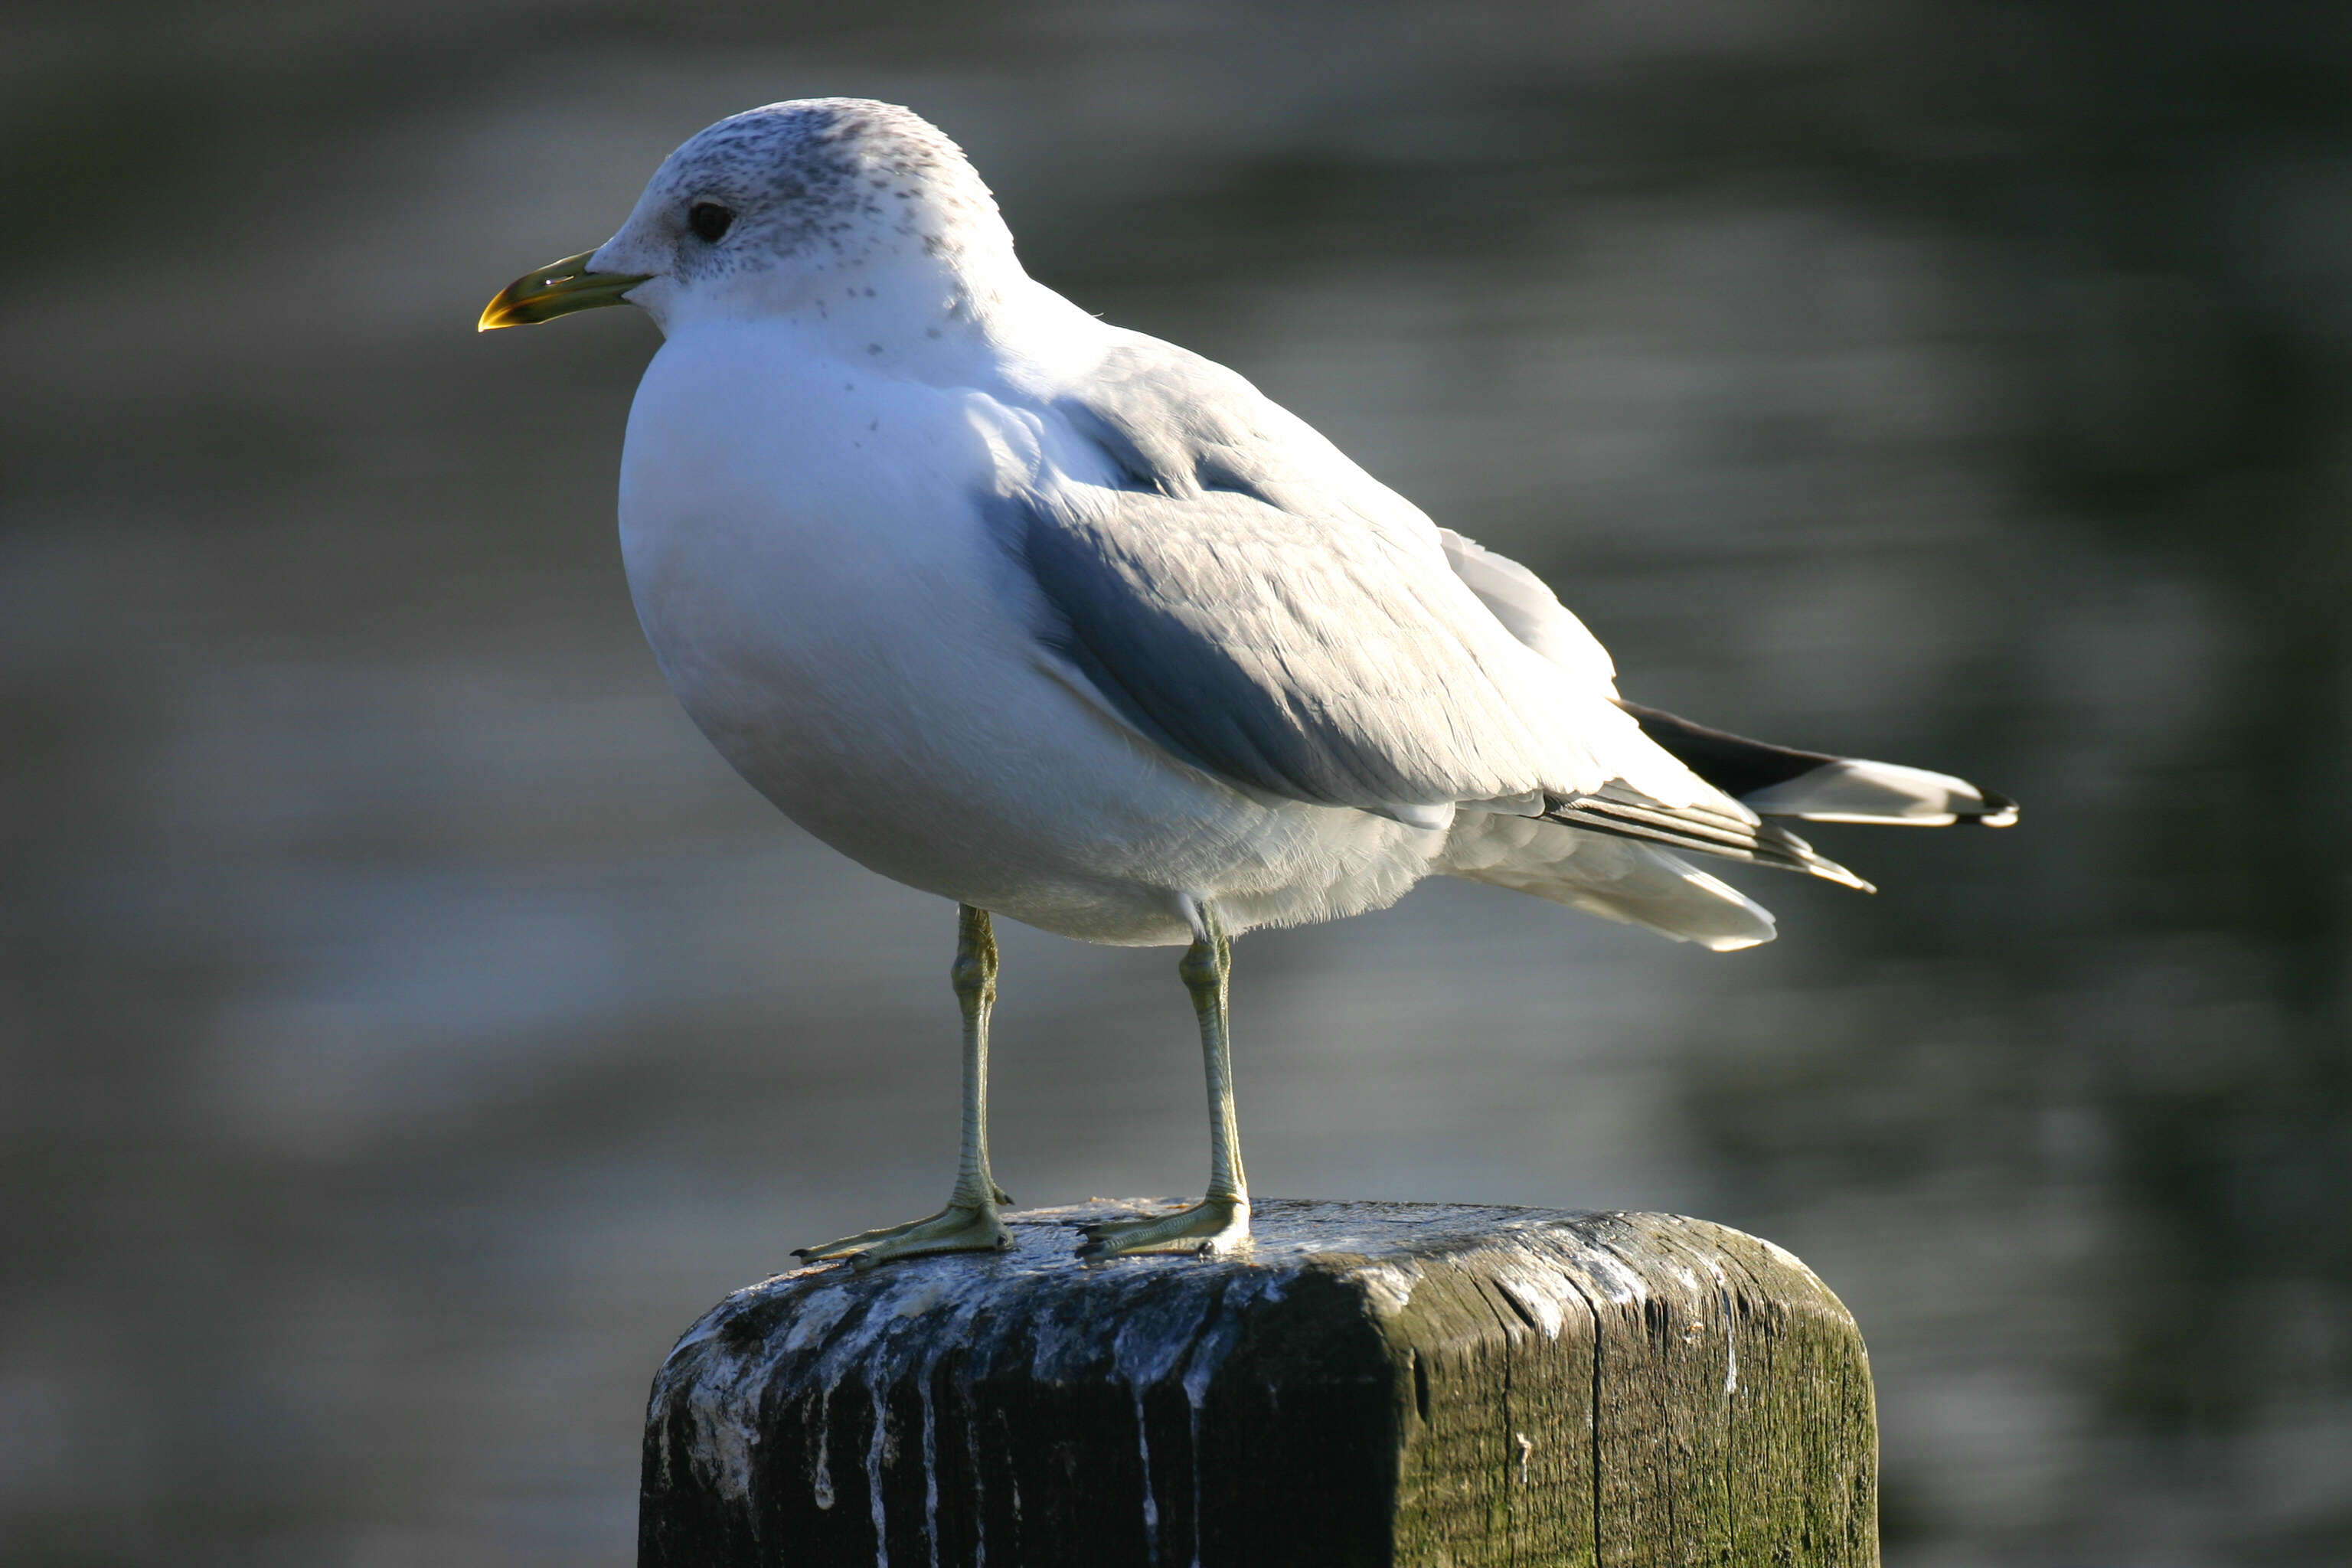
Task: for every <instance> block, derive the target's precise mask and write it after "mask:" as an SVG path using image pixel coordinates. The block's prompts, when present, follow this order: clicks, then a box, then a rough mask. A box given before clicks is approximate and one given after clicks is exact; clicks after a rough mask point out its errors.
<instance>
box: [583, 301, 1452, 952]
mask: <svg viewBox="0 0 2352 1568" xmlns="http://www.w3.org/2000/svg"><path fill="white" fill-rule="evenodd" d="M811 347H812V345H810V344H808V343H806V342H793V340H792V336H791V333H790V331H789V329H786V328H783V327H781V326H779V327H773V328H771V327H766V326H743V325H740V324H737V325H732V326H729V327H727V328H724V329H719V328H711V329H700V330H688V331H682V332H680V333H679V334H677V336H676V337H674V338H673V339H671V340H670V341H669V342H667V344H665V346H664V347H663V349H662V351H661V352H660V353H659V354H657V355H656V357H655V360H654V362H653V363H652V364H651V365H650V366H649V367H648V368H647V371H646V378H645V381H644V383H643V384H642V385H641V386H640V387H639V389H638V393H637V398H636V402H635V406H634V407H633V408H632V410H631V413H630V418H629V431H628V441H627V447H626V449H625V455H624V457H623V460H622V477H621V542H622V552H623V558H624V561H625V564H626V567H627V570H628V576H629V585H630V590H631V593H632V595H634V597H635V601H636V606H637V614H638V616H639V618H640V620H641V621H642V622H643V624H644V626H645V630H646V637H647V639H648V640H649V641H650V642H651V643H652V645H653V647H654V652H655V656H656V658H657V659H658V660H659V662H660V664H661V668H662V671H663V674H664V675H665V676H667V679H668V680H669V682H670V685H671V687H672V689H674V690H676V692H677V696H678V698H679V700H681V701H682V702H683V703H684V704H685V706H686V709H687V710H688V713H689V714H691V715H692V717H693V718H694V721H695V722H696V723H697V724H698V726H700V728H701V729H702V731H703V732H704V733H705V734H706V735H708V736H709V739H710V740H711V742H712V743H713V744H714V745H716V746H717V747H718V748H719V752H721V753H722V754H723V755H725V756H726V758H727V759H728V761H729V762H730V763H732V764H733V765H734V766H735V767H736V769H737V770H738V771H739V772H740V773H742V774H743V775H744V776H745V777H746V778H747V779H749V780H750V781H751V784H753V785H755V786H756V787H757V788H758V789H760V791H761V793H762V794H764V795H767V796H768V797H769V799H771V800H772V801H773V802H774V803H775V804H776V805H778V806H779V807H780V808H781V809H782V810H783V811H784V812H785V814H786V815H788V816H791V817H792V818H793V820H794V821H796V822H798V823H799V824H801V825H802V826H803V827H805V828H807V829H808V830H809V831H811V832H812V833H814V834H815V835H816V836H817V837H820V838H823V839H824V840H825V841H826V842H828V843H830V844H832V845H833V846H834V847H836V848H838V849H840V850H842V851H843V852H844V853H845V854H847V855H849V856H851V857H852V858H855V859H857V860H858V861H860V862H861V863H863V864H865V865H866V866H868V867H870V868H873V869H875V870H877V871H879V872H881V873H883V874H884V875H886V876H889V877H892V878H894V879H898V880H899V881H903V882H906V883H908V884H910V885H912V886H915V887H919V888H922V889H927V890H929V891H932V892H935V893H939V894H940V895H942V896H945V897H949V898H953V899H959V900H966V901H970V902H973V903H977V904H981V905H982V906H984V907H987V908H990V909H992V910H997V911H998V912H1000V913H1003V914H1007V915H1010V916H1012V917H1013V918H1015V919H1019V920H1024V921H1029V922H1030V923H1032V924H1036V925H1040V926H1043V927H1045V928H1046V929H1048V930H1054V931H1062V932H1064V933H1065V934H1068V935H1073V936H1079V937H1084V938H1087V939H1089V940H1093V941H1098V942H1100V941H1108V942H1182V941H1185V940H1187V939H1188V936H1189V932H1188V931H1187V928H1186V927H1185V925H1184V923H1183V921H1182V919H1181V903H1180V901H1179V898H1178V895H1179V894H1184V893H1189V894H1192V895H1196V896H1207V897H1213V898H1216V899H1218V900H1220V902H1221V904H1222V905H1223V908H1224V909H1225V910H1227V913H1228V917H1229V920H1231V921H1232V922H1233V923H1234V924H1235V925H1236V927H1241V926H1246V925H1249V924H1255V923H1265V922H1268V921H1295V920H1303V919H1319V918H1328V917H1330V916H1332V915H1336V914H1340V913H1347V912H1352V911H1353V910H1357V909H1363V908H1370V907H1374V906H1375V905H1377V904H1381V903H1386V902H1388V901H1391V900H1393V899H1395V898H1397V897H1399V896H1401V895H1402V892H1403V891H1404V889H1406V888H1408V887H1410V886H1411V885H1412V882H1413V881H1414V880H1415V879H1418V877H1419V876H1420V875H1422V874H1423V872H1424V871H1425V869H1426V868H1427V862H1428V859H1429V856H1430V854H1431V853H1432V851H1433V847H1434V846H1435V845H1436V844H1437V843H1439V842H1442V837H1443V836H1442V835H1435V834H1431V833H1428V832H1426V831H1424V830H1419V829H1414V828H1411V827H1407V826H1403V825H1401V824H1397V823H1391V822H1386V821H1383V820H1381V819H1379V818H1375V817H1371V816H1366V815H1365V814H1363V813H1360V812H1353V811H1333V810H1328V809H1325V808H1320V807H1313V806H1305V805H1286V804H1280V803H1268V802H1254V801H1249V800H1244V798H1243V797H1242V796H1240V795H1236V794H1234V792H1233V791H1231V790H1229V789H1227V788H1225V787H1224V786H1223V785H1222V784H1218V783H1216V782H1215V781H1213V780H1211V779H1208V778H1206V777H1205V776H1204V775H1202V774H1200V773H1196V772H1194V771H1193V770H1192V769H1190V768H1187V767H1184V766H1182V765H1181V764H1179V763H1174V762H1172V761H1171V759H1169V758H1168V757H1167V756H1166V755H1165V754H1164V753H1162V752H1160V751H1159V750H1158V749H1157V748H1156V747H1154V746H1152V745H1151V744H1150V743H1149V742H1145V741H1143V740H1142V739H1140V738H1139V737H1138V736H1137V735H1135V734H1134V733H1133V732H1132V731H1130V730H1129V729H1128V728H1126V727H1125V726H1124V725H1123V724H1122V723H1120V722H1119V721H1117V720H1116V719H1114V718H1113V717H1111V716H1110V715H1109V714H1108V712H1107V711H1106V710H1104V709H1103V707H1102V706H1101V705H1100V703H1099V701H1098V700H1090V699H1089V698H1088V697H1087V696H1086V695H1085V694H1084V692H1083V688H1082V687H1078V686H1074V684H1073V683H1072V682H1071V681H1070V680H1069V679H1066V676H1064V675H1062V674H1060V673H1058V672H1056V671H1055V669H1054V668H1052V664H1051V660H1050V657H1049V656H1046V655H1045V653H1044V651H1043V649H1042V647H1041V646H1040V644H1039V643H1038V641H1037V638H1036V636H1035V631H1036V628H1037V627H1038V626H1039V625H1040V624H1041V619H1040V617H1041V616H1043V615H1044V606H1043V605H1042V603H1041V602H1040V601H1039V599H1038V596H1037V594H1036V590H1035V588H1034V584H1032V583H1031V582H1030V580H1029V579H1028V577H1027V574H1026V573H1025V571H1024V570H1023V569H1022V568H1021V567H1020V565H1019V564H1018V563H1016V562H1015V561H1014V560H1013V558H1012V557H1011V556H1010V555H1009V554H1008V553H1007V552H1006V551H1005V549H1004V548H1003V544H1002V543H1001V542H1000V541H999V539H998V538H997V537H996V534H995V532H994V531H993V530H992V528H991V526H990V524H989V522H988V520H987V518H986V515H985V514H984V512H983V510H982V507H981V506H980V505H979V504H978V503H979V498H980V497H981V496H982V494H984V493H985V492H986V489H987V488H988V486H989V485H990V484H991V483H992V481H993V479H994V478H995V476H997V475H998V474H1000V473H1001V472H1003V470H1004V469H1005V468H1006V467H1007V466H1008V465H1009V466H1012V467H1013V468H1023V467H1025V466H1026V465H1029V464H1032V463H1034V460H1035V456H1034V431H1035V430H1036V428H1037V416H1035V415H1034V413H1032V412H1028V411H1024V410H1023V409H1022V408H1020V407H1019V406H1018V400H1017V399H1013V398H1011V397H1009V395H1008V396H1005V397H999V396H995V395H990V394H985V393H980V392H975V391H972V390H970V389H967V388H941V387H937V386H931V385H927V384H922V383H920V382H917V381H912V380H908V379H904V378H901V377H897V376H891V375H886V374H877V372H876V371H874V370H873V369H871V368H868V367H864V366H859V365H856V364H845V363H843V362H842V361H841V360H840V359H838V358H837V357H834V356H832V355H828V354H823V353H809V352H807V351H808V350H809V349H810V348H811Z"/></svg>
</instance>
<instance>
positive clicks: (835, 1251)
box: [793, 904, 1013, 1268]
mask: <svg viewBox="0 0 2352 1568" xmlns="http://www.w3.org/2000/svg"><path fill="white" fill-rule="evenodd" d="M949 973H950V976H951V977H952V978H953V979H954V981H955V993H956V1001H957V1002H958V1003H960V1004H961V1005H962V1008H963V1146H962V1152H961V1157H960V1159H959V1161H958V1163H957V1165H956V1183H955V1190H954V1191H952V1192H950V1194H948V1206H947V1207H945V1208H943V1209H941V1210H940V1212H939V1213H937V1214H935V1215H932V1216H931V1217H930V1218H929V1219H919V1220H915V1221H912V1222H910V1223H909V1224H907V1225H893V1226H884V1227H883V1228H882V1229H880V1230H869V1231H864V1232H861V1233H859V1234H858V1235H856V1236H845V1237H842V1238H841V1239H840V1240H839V1241H828V1242H826V1243H825V1244H824V1246H822V1247H801V1248H799V1249H798V1250H796V1251H795V1252H794V1253H793V1256H794V1257H796V1258H806V1259H808V1260H809V1261H810V1262H812V1263H816V1262H822V1261H824V1260H825V1259H828V1258H851V1259H853V1260H854V1261H855V1262H856V1266H857V1267H858V1268H872V1267H873V1266H874V1265H875V1264H877V1263H885V1262H887V1261H889V1260H890V1259H891V1258H920V1257H924V1256H926V1255H928V1254H929V1253H934V1252H1002V1251H1003V1250H1004V1249H1005V1248H1006V1247H1011V1246H1012V1245H1013V1233H1012V1232H1011V1231H1009V1230H1007V1229H1005V1228H1004V1221H1003V1219H1002V1218H1000V1217H999V1216H998V1215H997V1212H996V1205H999V1204H1009V1203H1011V1202H1012V1201H1013V1199H1012V1198H1011V1197H1010V1196H1009V1195H1008V1194H1006V1193H1005V1191H1004V1189H1003V1188H1002V1187H1000V1186H998V1185H997V1184H996V1178H995V1176H994V1175H993V1174H992V1173H991V1172H990V1171H989V1168H988V1015H989V1011H990V1009H991V1008H992V1007H994V1006H995V1005H996V933H995V931H994V930H993V929H992V926H991V924H990V922H989V918H988V911H987V910H978V909H974V908H972V907H971V905H970V904H962V905H959V906H958V907H957V910H956V956H955V965H954V967H953V968H952V969H950V971H949Z"/></svg>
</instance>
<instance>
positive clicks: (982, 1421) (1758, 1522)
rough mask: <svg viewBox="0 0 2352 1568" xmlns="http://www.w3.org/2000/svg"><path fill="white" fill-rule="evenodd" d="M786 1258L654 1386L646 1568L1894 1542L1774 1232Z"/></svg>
mask: <svg viewBox="0 0 2352 1568" xmlns="http://www.w3.org/2000/svg"><path fill="white" fill-rule="evenodd" d="M1138 1206H1139V1205H1131V1204H1108V1203H1099V1202H1098V1203H1093V1204H1087V1205H1076V1206H1074V1207H1070V1208H1063V1209H1036V1210H1030V1211H1026V1212H1024V1213H1019V1214H1013V1215H1007V1216H1006V1217H1007V1220H1008V1223H1009V1224H1010V1225H1011V1226H1012V1229H1013V1236H1014V1238H1015V1246H1014V1247H1013V1250H1012V1251H1010V1252H1007V1253H1003V1254H999V1255H967V1256H961V1257H946V1258H926V1259H919V1260H913V1261H908V1262H903V1263H894V1264H889V1265H887V1266H885V1267H884V1268H879V1269H877V1270H875V1271H873V1272H872V1273H868V1274H863V1275H861V1274H857V1273H855V1272H854V1271H852V1270H851V1269H849V1268H846V1267H844V1266H838V1265H836V1266H833V1267H818V1268H802V1269H796V1270H794V1271H793V1272H791V1273H788V1274H782V1275H778V1276H777V1277H775V1278H774V1279H768V1280H765V1281H763V1282H761V1283H760V1284H758V1285H754V1286H751V1287H750V1288H749V1289H743V1290H740V1291H738V1292H736V1293H735V1294H734V1295H732V1296H730V1297H729V1298H728V1299H727V1300H725V1301H722V1302H721V1303H719V1306H717V1307H716V1308H714V1309H712V1310H711V1311H710V1312H709V1313H708V1314H706V1315H705V1316H704V1317H703V1319H702V1320H701V1321H699V1322H698V1323H697V1324H695V1325H694V1327H693V1328H691V1329H689V1330H688V1331H687V1333H686V1335H685V1337H683V1338H682V1339H680V1340H679V1342H678V1343H677V1348H676V1349H675V1350H673V1351H672V1352H671V1353H670V1356H669V1359H668V1360H667V1362H666V1363H664V1365H663V1367H662V1369H661V1372H660V1373H659V1374H658V1376H657V1377H656V1380H655V1384H654V1393H653V1400H652V1404H651V1407H650V1409H649V1411H648V1414H647V1422H646V1451H645V1481H644V1492H643V1501H642V1510H641V1514H640V1522H639V1557H638V1561H639V1563H640V1564H641V1568H739V1565H740V1568H753V1565H755V1564H756V1565H760V1568H769V1565H779V1568H781V1565H785V1564H803V1563H806V1564H825V1565H827V1568H832V1565H835V1564H852V1563H877V1564H887V1563H900V1564H924V1565H926V1568H928V1565H929V1564H933V1563H938V1564H943V1565H961V1564H973V1565H980V1564H985V1563H994V1564H997V1565H998V1568H1059V1565H1063V1564H1067V1565H1070V1568H1124V1565H1127V1564H1138V1565H1140V1564H1147V1563H1148V1564H1172V1565H1175V1568H1186V1565H1197V1568H1244V1565H1256V1564H1265V1565H1269V1568H1272V1565H1277V1564H1278V1565H1281V1568H1309V1565H1311V1568H1323V1565H1327V1564H1328V1565H1332V1568H1341V1565H1352V1564H1359V1563H1361V1564H1395V1565H1399V1568H1407V1565H1410V1568H1421V1565H1424V1564H1426V1565H1430V1568H1436V1565H1439V1564H1444V1565H1446V1568H1486V1565H1489V1564H1493V1565H1502V1564H1515V1565H1519V1568H1534V1565H1549V1564H1556V1563H1557V1564H1584V1563H1590V1564H1593V1565H1594V1568H1601V1565H1612V1568H1614V1565H1619V1564H1628V1565H1630V1564H1643V1565H1647V1564H1682V1563H1720V1564H1748V1563H1757V1564H1774V1565H1779V1564H1790V1565H1810V1564H1823V1565H1832V1564H1833V1565H1836V1568H1871V1565H1874V1564H1875V1563H1877V1561H1878V1547H1877V1499H1876V1486H1877V1437H1876V1428H1875V1424H1874V1414H1873V1406H1872V1399H1871V1385H1870V1365H1869V1359H1868V1355H1867V1353H1866V1352H1864V1348H1863V1343H1862V1338H1861V1335H1860V1333H1859V1332H1858V1331H1856V1329H1855V1328H1854V1325H1853V1320H1852V1319H1851V1318H1850V1317H1849V1316H1848V1315H1847V1314H1846V1311H1845V1310H1844V1308H1843V1307H1842V1306H1841V1305H1839V1303H1838V1300H1837V1299H1836V1298H1835V1297H1834V1296H1832V1294H1831V1293H1830V1291H1829V1289H1827V1288H1826V1287H1825V1286H1823V1285H1822V1283H1821V1281H1820V1280H1818V1279H1815V1278H1814V1277H1813V1276H1812V1275H1811V1273H1810V1272H1809V1271H1808V1270H1807V1269H1806V1268H1804V1266H1803V1265H1802V1264H1801V1263H1799V1262H1798V1261H1797V1260H1796V1259H1795V1258H1792V1257H1790V1255H1789V1254H1788V1253H1786V1252H1784V1251H1782V1250H1780V1248H1779V1247H1774V1246H1773V1245H1772V1244H1771V1243H1769V1242H1766V1241H1759V1240H1758V1239H1757V1238H1756V1237H1749V1236H1744V1235H1742V1234H1740V1233H1739V1232H1738V1231H1735V1230H1728V1229H1726V1228H1725V1227H1723V1226H1715V1225H1709V1224H1706V1223H1705V1222H1703V1221H1699V1220H1692V1219H1683V1218H1679V1217H1676V1216H1675V1215H1647V1214H1582V1213H1570V1212H1565V1211H1560V1210H1551V1209H1525V1208H1504V1207H1492V1206H1473V1205H1446V1204H1374V1203H1309V1202H1299V1201H1288V1200H1282V1199H1268V1200H1264V1201H1262V1202H1261V1203H1260V1204H1259V1205H1258V1206H1257V1214H1256V1221H1255V1229H1256V1242H1255V1247H1253V1249H1252V1250H1250V1251H1249V1252H1247V1253H1244V1254H1240V1255H1237V1256H1234V1257H1230V1258H1127V1259H1120V1260H1118V1261H1116V1262H1113V1263H1110V1264H1108V1265H1104V1266H1099V1267H1096V1268H1085V1267H1083V1266H1081V1265H1080V1264H1079V1263H1078V1262H1077V1261H1076V1259H1075V1258H1073V1257H1072V1256H1071V1251H1072V1248H1073V1247H1074V1246H1075V1243H1076V1234H1075V1231H1074V1229H1073V1228H1072V1227H1074V1226H1077V1225H1081V1224H1085V1223H1087V1222H1089V1221H1092V1220H1096V1219H1100V1218H1104V1217H1107V1216H1110V1215H1119V1214H1124V1213H1129V1212H1133V1211H1134V1210H1135V1209H1136V1208H1137V1207H1138Z"/></svg>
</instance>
